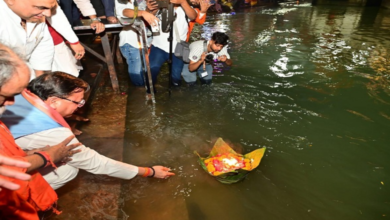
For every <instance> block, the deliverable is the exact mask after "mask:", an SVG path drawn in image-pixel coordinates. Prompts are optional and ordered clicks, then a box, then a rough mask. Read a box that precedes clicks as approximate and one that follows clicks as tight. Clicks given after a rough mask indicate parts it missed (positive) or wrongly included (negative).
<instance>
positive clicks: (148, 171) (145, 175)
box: [142, 167, 150, 177]
mask: <svg viewBox="0 0 390 220" xmlns="http://www.w3.org/2000/svg"><path fill="white" fill-rule="evenodd" d="M145 169H146V171H145V173H144V175H142V176H143V177H147V176H149V173H150V169H149V168H148V167H145Z"/></svg>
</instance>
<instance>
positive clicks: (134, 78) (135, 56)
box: [120, 44, 145, 86]
mask: <svg viewBox="0 0 390 220" xmlns="http://www.w3.org/2000/svg"><path fill="white" fill-rule="evenodd" d="M120 50H121V53H122V55H123V56H124V57H125V58H126V62H127V65H128V72H129V76H130V79H131V82H132V83H133V85H135V86H144V85H145V83H144V74H143V69H142V63H141V56H140V51H139V49H138V48H135V47H132V46H131V45H130V44H125V45H123V46H121V47H120Z"/></svg>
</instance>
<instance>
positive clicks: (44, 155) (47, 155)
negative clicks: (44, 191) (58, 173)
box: [35, 151, 57, 169]
mask: <svg viewBox="0 0 390 220" xmlns="http://www.w3.org/2000/svg"><path fill="white" fill-rule="evenodd" d="M35 154H39V155H41V156H43V157H45V159H46V166H45V167H48V166H52V167H54V168H55V169H57V166H56V165H55V164H54V162H53V161H52V160H51V157H50V155H49V154H48V153H46V152H45V151H39V152H35Z"/></svg>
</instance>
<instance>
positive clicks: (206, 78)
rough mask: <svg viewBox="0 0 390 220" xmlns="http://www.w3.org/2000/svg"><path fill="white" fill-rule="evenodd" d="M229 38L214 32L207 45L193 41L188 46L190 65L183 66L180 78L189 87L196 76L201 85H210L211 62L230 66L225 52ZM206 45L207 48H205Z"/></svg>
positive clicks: (193, 82)
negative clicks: (181, 77) (219, 62)
mask: <svg viewBox="0 0 390 220" xmlns="http://www.w3.org/2000/svg"><path fill="white" fill-rule="evenodd" d="M228 41H229V37H228V36H227V35H226V34H225V33H221V32H215V33H214V34H213V36H212V37H211V40H209V41H208V42H207V43H206V41H203V40H199V41H195V42H193V43H192V44H191V45H190V57H189V58H190V63H189V64H184V65H185V66H184V67H186V66H187V67H188V68H183V72H182V76H183V78H184V81H186V83H187V84H188V85H189V86H191V85H194V84H195V83H196V75H198V76H199V79H200V82H201V83H202V84H211V80H212V77H213V67H212V66H211V63H212V62H213V60H216V59H217V60H218V61H221V62H225V63H226V65H228V66H231V65H232V60H231V59H230V55H229V54H228V52H227V44H228ZM206 45H207V46H206Z"/></svg>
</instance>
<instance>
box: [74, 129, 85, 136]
mask: <svg viewBox="0 0 390 220" xmlns="http://www.w3.org/2000/svg"><path fill="white" fill-rule="evenodd" d="M72 132H73V134H74V135H80V134H81V133H83V132H82V131H80V130H79V129H76V128H72Z"/></svg>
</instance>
